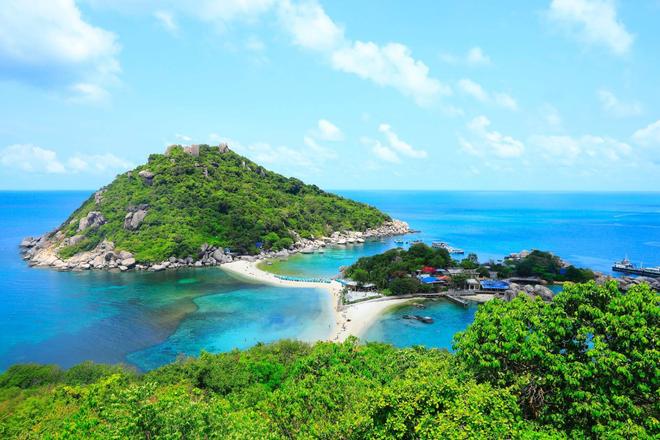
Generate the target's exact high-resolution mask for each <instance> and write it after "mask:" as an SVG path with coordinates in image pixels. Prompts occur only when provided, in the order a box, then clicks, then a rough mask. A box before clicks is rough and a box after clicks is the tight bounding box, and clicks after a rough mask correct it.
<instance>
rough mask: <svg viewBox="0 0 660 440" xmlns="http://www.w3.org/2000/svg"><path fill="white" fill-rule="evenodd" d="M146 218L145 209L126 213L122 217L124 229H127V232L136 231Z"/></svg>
mask: <svg viewBox="0 0 660 440" xmlns="http://www.w3.org/2000/svg"><path fill="white" fill-rule="evenodd" d="M146 216H147V210H146V209H138V210H137V211H134V212H128V213H127V214H126V216H125V217H124V229H128V230H129V231H134V230H136V229H138V228H139V227H140V225H141V224H142V221H143V220H144V218H145V217H146Z"/></svg>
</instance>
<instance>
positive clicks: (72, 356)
mask: <svg viewBox="0 0 660 440" xmlns="http://www.w3.org/2000/svg"><path fill="white" fill-rule="evenodd" d="M90 194H91V193H90V192H0V369H4V368H6V367H7V366H8V365H11V364H14V363H17V362H46V363H57V364H59V365H62V366H70V365H73V364H76V363H78V362H81V361H83V360H87V359H91V360H95V361H98V362H132V363H134V364H135V365H137V366H138V367H140V368H143V369H148V368H152V367H155V366H158V365H161V364H163V363H165V362H169V361H171V360H173V359H174V358H175V357H176V356H177V355H178V354H180V353H182V354H192V355H194V354H197V353H198V352H199V351H200V350H202V349H206V350H209V351H226V350H231V349H232V348H245V347H248V346H250V345H253V344H254V343H256V342H258V341H263V342H267V341H273V340H276V339H279V338H283V337H287V338H294V337H295V338H300V339H305V340H315V339H317V338H319V337H324V336H325V334H327V332H328V326H329V325H331V323H332V310H331V305H330V301H329V296H328V295H327V293H326V292H324V291H318V290H309V289H285V288H273V287H268V286H262V285H255V284H249V283H246V282H244V281H240V280H236V279H234V278H232V277H230V276H229V275H227V274H226V273H224V272H223V271H221V270H219V269H217V268H207V269H186V270H180V271H175V272H172V271H166V272H159V273H123V274H122V273H109V272H79V273H72V272H57V271H54V270H50V269H34V268H29V267H27V265H26V264H25V263H24V262H23V261H22V260H21V259H20V257H19V255H18V244H19V243H20V240H21V239H22V238H23V237H25V236H28V235H40V234H42V233H43V232H46V231H49V230H52V229H53V228H54V227H56V226H57V225H58V224H59V223H61V222H62V221H64V220H65V218H66V217H67V216H68V215H69V213H70V212H72V211H73V210H74V209H76V208H77V207H78V206H79V205H80V203H82V202H83V201H84V200H85V199H86V198H87V197H89V195H90ZM342 194H343V195H345V196H347V197H352V198H355V199H358V200H362V201H365V202H367V203H370V204H373V205H375V206H377V207H379V208H381V209H383V210H384V211H386V212H388V213H389V214H390V215H391V216H392V217H394V218H399V219H402V220H406V221H408V222H409V223H410V224H411V226H412V227H413V228H416V229H421V230H422V233H420V234H418V235H417V236H409V237H406V238H405V240H407V241H410V240H413V239H415V238H421V239H423V240H425V241H427V242H431V241H435V240H442V241H447V242H449V243H450V244H451V245H453V246H458V247H461V248H463V249H465V250H466V252H477V253H478V254H479V256H480V258H482V259H486V258H501V257H502V256H504V255H506V254H507V253H509V252H512V251H519V250H521V249H523V248H527V249H531V248H540V249H547V250H552V251H553V252H555V253H556V254H558V255H561V256H562V257H564V258H566V259H568V260H569V261H571V262H573V263H575V264H577V265H585V266H589V267H593V268H595V269H598V270H602V271H607V270H608V269H609V265H610V264H611V262H612V261H614V260H617V259H620V258H622V257H623V256H625V255H628V257H629V258H631V259H632V260H633V261H635V262H640V261H643V262H644V263H647V264H649V265H655V264H660V247H659V243H660V195H659V194H586V193H585V194H567V193H557V194H553V193H455V192H342ZM394 246H396V244H395V243H394V240H393V239H387V240H384V241H383V242H381V241H375V242H369V243H365V244H364V245H352V246H351V245H349V246H346V247H343V248H333V249H328V250H326V252H325V254H324V255H298V256H295V257H292V258H290V259H289V260H287V261H286V262H283V263H278V264H275V265H274V266H271V267H270V268H269V269H271V270H274V271H278V272H280V273H286V274H290V275H301V276H322V277H328V276H334V275H335V274H337V272H338V271H339V268H340V267H341V266H345V265H349V264H351V263H352V262H354V261H355V260H356V259H357V258H359V257H360V256H365V255H373V254H376V253H379V252H382V251H383V250H386V249H389V248H391V247H394ZM474 310H475V307H474V306H473V307H470V308H467V309H464V308H462V307H460V306H456V305H454V304H451V303H445V302H442V301H439V302H438V303H436V304H431V305H430V306H429V308H428V309H427V310H425V311H424V314H430V315H431V316H433V317H434V318H435V319H436V323H434V324H432V325H430V326H426V325H424V324H421V323H417V322H408V321H405V322H404V320H402V319H400V315H403V314H406V313H409V311H405V309H397V310H396V311H393V312H391V313H388V314H386V315H384V316H383V318H382V319H380V320H378V321H377V322H376V323H375V324H374V326H373V327H372V328H371V329H369V330H368V331H367V333H366V335H365V336H366V338H367V339H371V340H381V341H385V342H391V343H393V344H396V345H401V346H404V345H414V344H423V345H427V346H434V347H444V348H450V347H451V339H452V337H453V335H454V333H455V332H456V331H460V330H462V329H464V328H465V327H466V326H467V325H468V324H469V323H470V322H471V321H472V317H473V314H474ZM413 311H417V312H418V313H416V314H421V313H419V312H420V311H418V310H417V309H415V310H413Z"/></svg>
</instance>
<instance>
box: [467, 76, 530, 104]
mask: <svg viewBox="0 0 660 440" xmlns="http://www.w3.org/2000/svg"><path fill="white" fill-rule="evenodd" d="M458 88H459V89H460V90H461V91H462V92H463V93H465V94H467V95H469V96H471V97H473V98H474V99H476V100H477V101H480V102H484V103H494V104H496V105H498V106H499V107H502V108H505V109H508V110H514V111H515V110H518V103H517V102H516V100H515V99H514V98H513V97H512V96H510V95H508V94H506V93H502V92H494V93H492V94H491V93H489V92H487V91H486V90H485V89H484V88H483V87H482V86H481V85H480V84H479V83H477V82H475V81H472V80H471V79H467V78H463V79H461V80H459V81H458Z"/></svg>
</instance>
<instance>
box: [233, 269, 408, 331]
mask: <svg viewBox="0 0 660 440" xmlns="http://www.w3.org/2000/svg"><path fill="white" fill-rule="evenodd" d="M220 268H221V269H222V270H224V271H225V272H227V273H229V274H231V275H233V276H235V277H237V278H240V279H242V280H245V281H251V282H258V283H264V284H269V285H274V286H280V287H291V288H316V289H323V290H325V291H326V292H328V294H329V295H330V300H331V301H332V306H333V307H332V309H333V313H334V323H335V326H334V328H333V329H332V330H331V332H330V333H329V334H328V337H327V340H328V341H338V342H341V341H344V340H345V339H346V338H348V337H349V336H351V335H352V336H357V337H360V336H361V335H362V334H363V333H364V332H365V331H366V330H367V329H368V328H369V326H370V325H371V324H373V323H374V321H375V320H376V319H377V318H378V317H379V316H380V315H381V314H382V313H384V312H385V311H386V310H387V309H389V308H391V307H394V306H397V305H399V304H402V303H405V302H408V301H411V298H406V299H388V300H386V301H384V300H382V299H376V300H371V301H364V302H361V303H357V304H351V305H346V306H342V304H341V289H342V285H341V284H340V283H339V282H337V281H335V280H332V281H331V282H330V283H320V282H306V281H290V280H283V279H280V278H278V277H277V276H275V275H274V274H272V273H269V272H265V271H263V270H261V269H259V268H258V267H257V263H255V262H252V261H245V260H237V261H233V262H231V263H226V264H223V265H221V266H220Z"/></svg>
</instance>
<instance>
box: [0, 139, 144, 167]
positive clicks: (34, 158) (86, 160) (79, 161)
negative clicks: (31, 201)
mask: <svg viewBox="0 0 660 440" xmlns="http://www.w3.org/2000/svg"><path fill="white" fill-rule="evenodd" d="M0 164H1V165H2V166H3V167H6V168H10V169H14V170H18V171H24V172H29V173H39V174H44V173H45V174H64V173H80V172H90V173H97V172H107V171H125V170H127V169H129V168H133V167H134V165H133V164H132V163H130V162H128V161H126V160H123V159H120V158H118V157H117V156H115V155H113V154H111V153H106V154H92V155H81V154H77V155H75V156H72V157H70V158H69V159H68V160H65V161H61V160H60V159H59V158H58V157H57V153H56V152H55V151H53V150H47V149H45V148H41V147H37V146H34V145H30V144H14V145H10V146H8V147H5V148H4V149H2V150H0Z"/></svg>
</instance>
